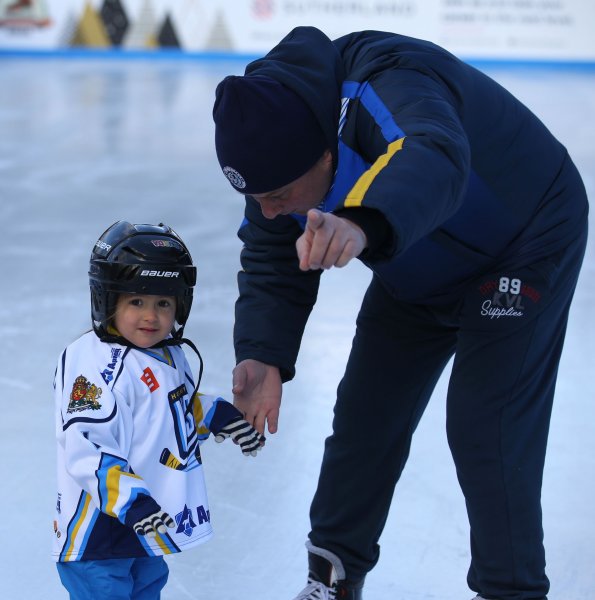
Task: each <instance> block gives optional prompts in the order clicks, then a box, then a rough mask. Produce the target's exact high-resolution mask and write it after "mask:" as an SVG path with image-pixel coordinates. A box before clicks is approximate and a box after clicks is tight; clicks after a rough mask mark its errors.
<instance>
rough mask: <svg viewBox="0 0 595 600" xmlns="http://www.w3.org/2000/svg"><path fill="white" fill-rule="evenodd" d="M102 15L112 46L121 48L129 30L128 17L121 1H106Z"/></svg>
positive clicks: (102, 8)
mask: <svg viewBox="0 0 595 600" xmlns="http://www.w3.org/2000/svg"><path fill="white" fill-rule="evenodd" d="M100 14H101V20H102V21H103V24H104V26H105V30H106V32H107V35H108V36H109V38H110V40H111V42H112V44H113V45H114V46H120V45H121V43H122V39H123V37H124V34H125V33H126V30H127V29H128V17H127V16H126V12H125V11H124V8H123V7H122V4H121V3H120V0H104V2H103V5H102V7H101V13H100Z"/></svg>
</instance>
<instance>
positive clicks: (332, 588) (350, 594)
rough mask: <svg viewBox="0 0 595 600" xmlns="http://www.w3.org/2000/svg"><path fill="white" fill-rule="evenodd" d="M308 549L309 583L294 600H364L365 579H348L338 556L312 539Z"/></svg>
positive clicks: (307, 544)
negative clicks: (317, 544)
mask: <svg viewBox="0 0 595 600" xmlns="http://www.w3.org/2000/svg"><path fill="white" fill-rule="evenodd" d="M306 548H307V549H308V584H307V585H306V587H305V588H304V589H303V590H302V591H301V592H300V593H299V594H298V595H297V596H296V597H295V598H294V600H362V588H363V585H364V581H363V579H362V580H361V581H359V582H353V581H347V580H346V579H345V569H344V568H343V564H342V563H341V560H340V559H339V557H338V556H336V555H335V554H333V553H332V552H329V551H328V550H324V549H322V548H317V547H316V546H314V545H313V544H312V543H311V542H310V541H308V542H306Z"/></svg>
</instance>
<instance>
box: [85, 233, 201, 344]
mask: <svg viewBox="0 0 595 600" xmlns="http://www.w3.org/2000/svg"><path fill="white" fill-rule="evenodd" d="M195 285H196V267H195V266H194V265H193V264H192V257H191V256H190V252H189V251H188V248H187V247H186V245H185V244H184V242H183V241H182V239H181V238H180V237H179V236H178V234H177V233H176V232H175V231H173V229H171V228H170V227H168V226H167V225H163V224H162V223H160V224H159V225H148V224H132V223H129V222H127V221H117V222H116V223H114V224H113V225H111V226H110V227H109V228H108V229H107V230H106V231H105V232H104V233H103V234H102V235H101V237H100V238H99V239H98V240H97V242H96V243H95V246H94V248H93V251H92V253H91V258H90V261H89V286H90V290H91V317H92V322H93V329H94V331H95V333H96V334H97V335H98V336H99V337H100V338H101V339H103V338H105V337H106V336H107V335H108V325H109V320H110V319H111V318H112V317H113V315H114V313H115V308H116V302H117V298H118V296H119V295H120V294H123V293H127V294H150V295H160V296H174V297H175V298H176V317H175V318H176V322H177V324H178V326H179V327H178V328H177V329H174V330H173V331H172V335H173V336H174V338H176V339H181V338H182V335H183V330H184V326H185V324H186V321H187V320H188V316H189V314H190V309H191V307H192V299H193V288H194V286H195Z"/></svg>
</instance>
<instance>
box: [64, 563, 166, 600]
mask: <svg viewBox="0 0 595 600" xmlns="http://www.w3.org/2000/svg"><path fill="white" fill-rule="evenodd" d="M57 567H58V573H59V575H60V580H61V581H62V585H63V586H64V587H65V588H66V589H67V590H68V592H69V593H70V598H71V600H159V597H160V593H161V590H162V589H163V587H164V586H165V584H166V582H167V577H168V573H169V570H168V567H167V563H166V562H165V560H164V559H163V557H162V556H155V557H153V556H151V557H149V556H148V557H143V558H114V559H106V560H81V561H77V562H67V563H57Z"/></svg>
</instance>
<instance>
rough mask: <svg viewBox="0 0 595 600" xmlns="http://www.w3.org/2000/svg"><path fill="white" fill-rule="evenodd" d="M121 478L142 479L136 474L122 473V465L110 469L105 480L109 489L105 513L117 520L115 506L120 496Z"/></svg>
mask: <svg viewBox="0 0 595 600" xmlns="http://www.w3.org/2000/svg"><path fill="white" fill-rule="evenodd" d="M121 477H134V478H135V479H140V477H139V476H138V475H135V474H134V473H127V472H126V471H122V467H121V465H114V466H113V467H110V468H109V469H108V471H107V476H106V478H105V479H106V481H105V484H106V487H107V503H106V505H105V512H106V513H107V514H108V515H111V516H112V517H116V518H117V517H118V515H117V514H116V513H115V512H114V506H115V505H116V502H117V501H118V498H119V496H120V478H121Z"/></svg>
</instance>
